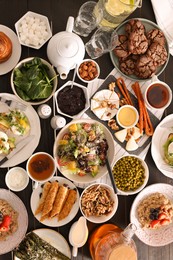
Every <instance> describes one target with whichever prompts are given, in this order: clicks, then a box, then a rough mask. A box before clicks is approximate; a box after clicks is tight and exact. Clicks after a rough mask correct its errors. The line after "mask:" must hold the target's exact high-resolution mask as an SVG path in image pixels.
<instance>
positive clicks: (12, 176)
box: [5, 167, 29, 191]
mask: <svg viewBox="0 0 173 260" xmlns="http://www.w3.org/2000/svg"><path fill="white" fill-rule="evenodd" d="M5 183H6V185H7V187H8V188H9V189H10V190H12V191H21V190H24V189H25V188H26V187H27V185H28V183H29V177H28V174H27V172H26V171H25V170H24V169H23V168H21V167H13V168H11V169H10V170H9V171H8V172H7V174H6V176H5Z"/></svg>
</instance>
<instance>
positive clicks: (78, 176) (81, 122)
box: [53, 119, 116, 186]
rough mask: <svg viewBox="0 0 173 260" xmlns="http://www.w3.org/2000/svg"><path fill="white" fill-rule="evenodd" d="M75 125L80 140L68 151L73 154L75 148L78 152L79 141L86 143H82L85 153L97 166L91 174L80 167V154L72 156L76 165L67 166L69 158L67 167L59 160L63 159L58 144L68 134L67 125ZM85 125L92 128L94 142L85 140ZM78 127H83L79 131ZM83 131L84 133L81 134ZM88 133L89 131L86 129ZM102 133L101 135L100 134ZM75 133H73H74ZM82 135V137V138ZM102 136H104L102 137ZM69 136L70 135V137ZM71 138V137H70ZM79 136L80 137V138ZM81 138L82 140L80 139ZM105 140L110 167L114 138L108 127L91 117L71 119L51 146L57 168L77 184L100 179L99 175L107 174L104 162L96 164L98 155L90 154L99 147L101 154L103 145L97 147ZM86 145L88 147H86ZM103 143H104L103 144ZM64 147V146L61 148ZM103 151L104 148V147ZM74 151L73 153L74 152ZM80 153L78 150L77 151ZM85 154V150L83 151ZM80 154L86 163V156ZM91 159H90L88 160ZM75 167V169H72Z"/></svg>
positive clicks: (112, 157) (86, 135)
mask: <svg viewBox="0 0 173 260" xmlns="http://www.w3.org/2000/svg"><path fill="white" fill-rule="evenodd" d="M72 125H73V126H74V125H75V126H77V128H78V127H79V129H78V130H77V132H76V139H79V140H81V141H80V142H78V141H77V142H76V144H75V145H74V146H73V147H72V149H71V151H70V153H71V155H72V156H73V153H74V151H75V150H76V152H77V153H78V151H79V150H80V147H81V143H82V142H84V143H86V145H84V144H82V145H83V146H85V151H86V153H88V156H89V157H90V159H91V158H93V160H94V164H92V165H95V166H98V168H97V171H96V172H97V173H95V174H93V175H92V173H91V172H88V171H87V170H86V171H85V170H84V169H86V167H85V168H84V169H82V167H80V165H79V161H78V160H80V159H81V158H80V156H79V157H78V156H77V157H78V158H73V161H75V164H76V165H77V166H76V167H73V169H72V167H68V163H69V164H71V163H70V160H68V161H67V164H66V165H67V167H66V165H65V167H64V165H63V164H62V163H61V162H60V161H63V156H62V157H60V156H58V152H57V151H58V147H59V145H60V140H62V139H63V138H64V135H65V134H67V135H68V134H69V132H70V131H69V127H71V126H72ZM97 125H98V127H97ZM85 126H86V127H90V128H91V129H92V131H91V132H94V133H93V134H94V135H95V136H96V139H95V140H96V142H95V143H94V141H95V140H93V141H91V142H90V144H89V143H88V142H87V140H88V138H89V134H87V131H86V130H84V128H85ZM80 127H83V129H82V130H83V131H81V129H80ZM94 127H95V129H97V133H96V130H93V129H94ZM83 132H84V134H83ZM88 133H89V131H88ZM102 133H103V135H102ZM74 135H75V133H74ZM83 137H84V139H83ZM103 137H104V138H103ZM70 138H71V137H70ZM72 138H73V137H72ZM80 138H81V139H80ZM82 139H83V141H82ZM103 139H104V140H106V141H107V144H108V150H107V151H106V153H107V154H106V156H107V158H108V159H109V163H110V165H111V167H112V166H113V163H114V160H115V152H116V151H115V145H114V139H113V136H112V134H111V132H110V131H109V130H108V128H107V127H106V126H104V125H103V124H102V123H100V122H98V121H96V120H93V119H78V120H73V121H72V122H70V123H69V124H67V125H66V126H65V127H64V128H63V129H62V130H61V131H60V132H59V133H58V135H57V137H56V140H55V143H54V148H53V151H54V152H53V154H54V158H55V160H56V162H57V167H58V170H59V171H60V172H61V173H62V175H64V176H65V177H66V178H68V179H70V180H71V181H73V182H75V184H76V185H77V186H78V184H89V183H92V182H95V181H97V180H98V179H100V178H101V177H103V176H105V175H106V174H107V172H108V171H107V167H106V164H105V165H104V166H101V165H100V163H99V165H98V162H100V161H101V160H99V159H98V158H97V157H98V155H96V156H94V157H92V154H94V155H95V154H96V149H100V150H101V151H102V154H103V146H102V148H98V147H99V144H100V143H102V144H103V143H105V141H104V140H103ZM71 143H73V141H72V139H71ZM87 145H88V147H87ZM104 145H105V144H104ZM100 147H101V146H100ZM63 149H64V148H63ZM104 151H105V148H104ZM76 152H75V153H76ZM79 154H80V151H79ZM84 154H85V152H84ZM84 154H82V156H83V157H82V160H83V161H84V163H86V157H87V155H86V157H85V155H84ZM90 154H91V156H90ZM104 156H105V155H104ZM89 157H88V161H89ZM90 161H91V160H90ZM74 168H75V169H74ZM82 171H85V174H82Z"/></svg>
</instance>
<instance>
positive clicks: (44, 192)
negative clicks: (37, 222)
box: [35, 182, 51, 215]
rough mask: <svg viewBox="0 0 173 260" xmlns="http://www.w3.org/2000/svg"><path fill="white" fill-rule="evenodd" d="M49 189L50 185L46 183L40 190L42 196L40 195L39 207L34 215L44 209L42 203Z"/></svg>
mask: <svg viewBox="0 0 173 260" xmlns="http://www.w3.org/2000/svg"><path fill="white" fill-rule="evenodd" d="M50 187H51V183H50V182H46V183H45V184H44V186H43V190H42V195H41V198H40V201H39V205H38V207H37V209H36V211H35V215H37V214H39V213H41V212H42V210H43V207H44V202H45V199H46V197H47V194H48V192H49V190H50Z"/></svg>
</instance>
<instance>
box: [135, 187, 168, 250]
mask: <svg viewBox="0 0 173 260" xmlns="http://www.w3.org/2000/svg"><path fill="white" fill-rule="evenodd" d="M155 192H159V193H161V194H163V195H165V196H166V197H167V198H168V199H169V200H170V201H171V202H173V192H172V185H169V184H164V183H157V184H153V185H150V186H148V187H146V188H145V189H143V190H142V191H141V192H140V193H139V194H138V195H137V197H136V198H135V200H134V202H133V204H132V207H131V211H130V220H131V222H132V223H134V224H135V225H136V227H137V231H136V232H135V235H136V236H137V237H138V238H139V239H140V240H141V241H142V242H143V243H145V244H147V245H149V246H155V247H156V246H165V245H168V244H170V243H172V242H173V223H171V224H169V225H167V226H163V227H161V228H159V229H144V228H141V225H140V223H139V221H138V216H137V207H138V205H139V203H140V202H141V201H142V200H143V199H144V198H146V197H147V196H149V195H151V194H153V193H155Z"/></svg>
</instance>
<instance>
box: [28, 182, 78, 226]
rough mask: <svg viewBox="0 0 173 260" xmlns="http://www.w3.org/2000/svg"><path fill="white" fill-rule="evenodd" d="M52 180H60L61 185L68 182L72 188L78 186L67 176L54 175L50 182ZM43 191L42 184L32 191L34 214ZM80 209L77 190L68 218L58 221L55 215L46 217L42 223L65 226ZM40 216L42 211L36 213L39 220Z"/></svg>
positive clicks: (31, 201) (31, 202)
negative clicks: (49, 217) (50, 217)
mask: <svg viewBox="0 0 173 260" xmlns="http://www.w3.org/2000/svg"><path fill="white" fill-rule="evenodd" d="M52 181H58V182H59V184H60V185H63V184H66V185H68V186H69V188H70V189H75V188H76V186H75V185H74V184H73V183H72V182H71V181H69V180H67V179H66V178H63V177H53V178H52V179H51V180H50V182H52ZM41 192H42V184H39V185H38V187H37V188H36V189H34V190H33V192H32V195H31V200H30V204H31V210H32V213H33V215H34V214H35V211H36V209H37V207H38V203H39V200H40V193H41ZM78 210H79V193H78V191H77V199H76V201H75V203H74V205H73V207H72V209H71V211H70V213H69V215H68V216H67V217H66V218H64V219H62V220H60V221H58V219H57V217H54V218H52V219H45V220H44V221H42V222H41V223H42V224H44V225H46V226H49V227H61V226H64V225H66V224H67V223H69V222H70V221H71V220H72V219H73V218H74V217H75V216H76V214H77V212H78ZM40 217H41V214H40V213H39V214H37V215H35V218H36V219H37V220H38V221H40Z"/></svg>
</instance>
